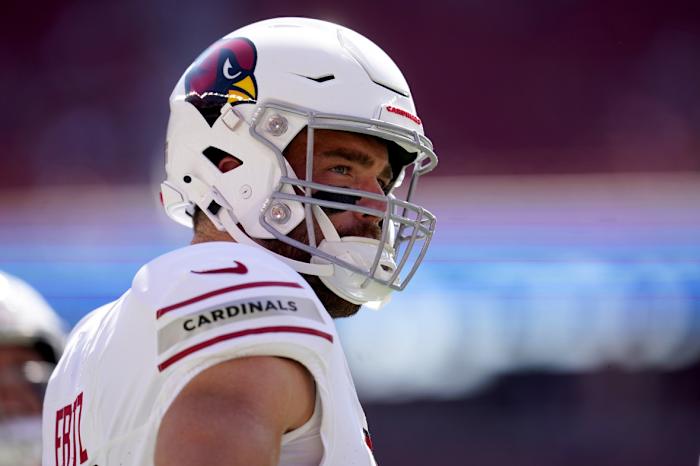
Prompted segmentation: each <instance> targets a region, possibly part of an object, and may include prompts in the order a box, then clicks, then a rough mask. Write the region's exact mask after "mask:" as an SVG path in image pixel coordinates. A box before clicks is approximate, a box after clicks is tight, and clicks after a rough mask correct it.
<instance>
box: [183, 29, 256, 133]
mask: <svg viewBox="0 0 700 466" xmlns="http://www.w3.org/2000/svg"><path fill="white" fill-rule="evenodd" d="M257 61H258V52H257V50H256V49H255V45H254V44H253V43H252V42H251V41H250V40H248V39H246V38H243V37H235V38H233V39H223V40H221V41H220V42H217V43H216V44H214V45H213V46H211V47H210V48H209V49H207V50H206V51H205V52H204V53H203V54H202V55H201V56H200V57H199V58H198V59H197V60H196V61H195V63H194V64H193V65H192V69H191V70H190V71H189V72H188V73H187V76H185V92H186V93H187V97H186V98H185V100H186V101H187V102H189V103H191V104H192V105H194V106H195V107H196V108H197V110H199V113H201V114H202V116H203V117H204V119H205V120H206V121H207V123H209V126H213V125H214V122H215V121H216V120H217V119H218V118H219V116H220V115H221V108H222V107H223V106H224V105H231V106H233V105H238V104H245V103H255V102H256V99H257V96H258V85H257V82H256V81H255V75H254V74H253V73H254V72H255V64H256V63H257Z"/></svg>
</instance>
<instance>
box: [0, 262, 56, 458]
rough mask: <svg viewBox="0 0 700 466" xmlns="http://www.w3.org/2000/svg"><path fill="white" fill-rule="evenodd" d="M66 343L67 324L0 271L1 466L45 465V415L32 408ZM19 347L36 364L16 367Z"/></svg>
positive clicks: (20, 283) (25, 286)
mask: <svg viewBox="0 0 700 466" xmlns="http://www.w3.org/2000/svg"><path fill="white" fill-rule="evenodd" d="M64 344H65V332H64V327H63V323H62V322H61V320H60V319H59V318H58V316H57V315H56V313H55V312H54V311H53V309H51V307H49V305H48V304H47V303H46V301H44V299H43V298H42V297H41V296H40V295H39V293H37V292H36V291H35V290H34V289H33V288H32V287H30V286H29V285H28V284H27V283H25V282H24V281H22V280H20V279H18V278H16V277H13V276H12V275H9V274H5V273H1V272H0V353H2V352H8V353H7V354H6V355H4V356H3V354H0V393H1V394H2V396H0V465H5V464H12V465H17V466H30V465H31V466H35V465H37V464H40V463H41V410H40V409H38V410H37V411H34V408H32V406H34V405H37V406H38V407H40V406H41V401H42V399H43V396H44V392H45V390H46V383H47V382H48V380H49V376H50V375H51V372H52V370H53V368H54V367H55V364H56V363H57V362H58V359H59V358H60V357H61V353H62V352H63V347H64ZM17 347H19V348H28V349H30V350H32V351H33V353H34V355H35V357H36V359H33V360H27V361H25V362H22V363H17V362H16V361H15V360H14V358H15V356H12V353H11V352H12V351H14V348H17ZM27 398H31V399H33V400H35V401H34V402H32V403H29V402H28V401H27ZM19 400H22V401H21V402H20V401H19Z"/></svg>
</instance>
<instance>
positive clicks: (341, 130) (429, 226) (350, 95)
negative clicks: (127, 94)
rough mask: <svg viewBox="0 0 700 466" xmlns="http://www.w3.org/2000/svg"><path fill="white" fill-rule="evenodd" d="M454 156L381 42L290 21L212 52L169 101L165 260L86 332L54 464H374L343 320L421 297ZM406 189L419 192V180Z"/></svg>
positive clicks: (47, 453)
mask: <svg viewBox="0 0 700 466" xmlns="http://www.w3.org/2000/svg"><path fill="white" fill-rule="evenodd" d="M436 163H437V158H436V156H435V153H434V152H433V149H432V144H431V143H430V141H429V140H428V139H427V138H426V137H425V136H424V134H423V125H422V122H421V120H420V118H419V117H418V116H417V115H416V110H415V107H414V104H413V100H412V97H411V92H410V90H409V87H408V85H407V84H406V81H405V79H404V77H403V75H402V74H401V72H400V71H399V69H398V68H397V67H396V65H395V64H394V63H393V61H392V60H391V59H390V58H389V57H388V56H387V55H386V54H385V53H384V52H383V51H382V50H381V49H380V48H379V47H377V46H376V45H375V44H374V43H372V42H371V41H369V40H368V39H366V38H365V37H363V36H361V35H359V34H357V33H356V32H353V31H351V30H349V29H346V28H344V27H341V26H338V25H335V24H331V23H328V22H323V21H317V20H311V19H300V18H281V19H273V20H268V21H262V22H259V23H255V24H252V25H250V26H246V27H244V28H242V29H239V30H237V31H234V32H233V33H231V34H229V35H227V36H226V37H224V38H222V39H221V40H219V41H218V42H216V43H214V44H213V45H212V46H211V47H210V48H209V49H207V50H206V51H204V53H203V54H202V55H201V56H200V57H199V58H198V59H197V60H196V61H195V62H194V63H193V64H192V65H191V66H190V67H189V68H188V69H187V70H186V71H185V73H184V75H183V76H182V78H181V79H180V81H179V82H178V83H177V85H176V86H175V90H174V91H173V93H172V95H171V99H170V121H169V125H168V133H167V148H166V174H167V179H166V181H165V182H164V183H163V184H162V185H161V199H162V203H163V206H164V207H165V210H166V212H167V214H168V215H169V216H170V217H171V218H173V219H174V220H175V221H177V222H179V223H182V224H184V225H187V226H190V227H193V228H194V237H193V241H192V243H193V244H192V245H190V246H188V247H185V248H183V249H179V250H176V251H174V252H171V253H169V254H166V255H164V256H162V257H159V258H157V259H155V260H153V261H152V262H150V263H149V264H147V265H146V266H144V267H143V268H142V269H141V270H140V271H139V272H138V273H137V275H136V276H135V278H134V280H133V283H132V286H131V289H130V290H128V291H127V292H126V293H125V294H124V295H123V296H122V297H121V298H119V299H118V300H117V301H116V302H113V303H111V304H108V305H106V306H104V307H102V308H99V309H97V310H96V311H94V312H93V313H91V314H90V315H89V316H88V317H86V318H85V319H83V321H82V322H81V323H80V324H79V325H78V326H77V327H76V328H75V329H74V330H73V332H72V337H71V339H70V341H69V344H68V347H67V351H66V353H65V355H64V357H63V359H62V360H61V362H60V363H59V365H58V367H57V369H56V371H55V372H54V375H53V376H52V379H51V382H50V384H49V389H48V393H47V398H46V402H45V405H44V406H45V407H44V416H45V417H44V431H43V433H44V445H45V450H44V465H45V466H49V465H56V466H66V465H79V464H89V465H100V466H104V465H107V466H109V465H152V464H155V465H159V466H166V465H167V466H180V465H181V466H185V465H209V466H211V465H227V466H232V465H246V466H251V465H270V466H274V465H284V466H289V465H296V466H302V465H319V464H323V465H349V464H354V465H373V464H375V461H374V458H373V455H372V451H371V448H372V442H371V439H370V436H369V431H368V427H367V423H366V421H365V416H364V414H363V411H362V408H361V406H360V403H359V402H358V399H357V395H356V393H355V389H354V386H353V382H352V379H351V377H350V373H349V371H348V367H347V363H346V360H345V356H344V354H343V351H342V348H341V346H340V342H339V340H338V335H337V333H336V329H335V327H334V324H333V320H332V319H333V318H335V317H343V316H349V315H352V314H354V313H355V312H357V310H358V308H359V307H360V306H361V305H363V304H367V303H371V304H372V305H381V304H382V303H384V302H386V300H387V298H388V296H389V294H390V292H392V290H401V289H403V288H404V287H405V286H406V284H407V283H408V281H409V280H410V279H411V277H412V276H413V274H414V273H415V271H416V269H417V267H418V265H419V263H420V262H421V260H422V258H423V256H424V255H425V251H426V248H427V246H428V243H429V241H430V238H431V236H432V233H433V230H434V227H435V218H434V217H433V215H431V214H430V213H429V212H428V211H426V210H425V209H423V208H422V207H420V206H418V205H416V204H414V203H413V202H411V199H412V197H413V195H414V192H415V190H416V186H417V184H416V182H417V180H418V178H419V177H420V176H421V175H423V174H425V173H427V172H429V171H430V170H432V169H433V168H434V167H435V165H436ZM404 180H406V181H405V182H404Z"/></svg>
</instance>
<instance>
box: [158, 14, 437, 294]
mask: <svg viewBox="0 0 700 466" xmlns="http://www.w3.org/2000/svg"><path fill="white" fill-rule="evenodd" d="M170 112H171V113H170V121H169V124H168V134H167V149H166V174H167V179H166V181H165V182H163V184H162V186H161V198H162V201H163V205H164V207H165V210H166V212H167V214H168V215H169V216H170V217H171V218H173V219H174V220H176V221H177V222H179V223H182V224H184V225H188V226H191V225H192V215H193V213H194V207H195V206H198V207H199V208H201V209H202V211H203V212H204V213H206V215H207V216H208V217H209V219H211V221H212V222H213V223H214V225H216V226H217V228H219V229H220V230H225V231H227V232H228V233H229V234H230V235H231V236H232V237H233V238H234V239H235V240H236V241H238V242H240V243H244V244H251V245H257V243H255V241H254V239H256V238H259V239H271V238H276V239H278V240H280V241H282V242H284V243H287V244H289V245H292V246H294V247H297V248H299V249H301V250H303V251H305V252H307V253H308V254H310V255H311V261H310V262H309V263H306V262H300V261H295V260H292V259H289V258H286V257H282V256H280V258H281V259H282V260H284V261H286V262H287V263H289V264H290V265H291V266H292V267H293V268H294V269H295V270H297V271H298V272H300V273H304V274H311V275H317V276H319V277H320V279H321V280H322V281H323V283H324V284H325V285H326V286H327V287H328V288H329V289H331V290H332V291H333V292H335V293H336V294H337V295H339V296H340V297H342V298H343V299H345V300H347V301H350V302H353V303H355V304H365V303H368V302H383V301H385V299H386V298H387V297H388V295H389V293H390V292H391V290H393V289H403V288H404V287H405V286H406V284H407V283H408V281H409V280H410V279H411V277H412V276H413V274H414V273H415V271H416V269H417V267H418V265H419V264H420V262H421V261H422V259H423V257H424V256H425V253H426V250H427V247H428V244H429V242H430V239H431V236H432V234H433V231H434V229H435V217H434V216H433V215H432V214H431V213H430V212H428V211H427V210H425V209H423V208H422V207H420V206H417V205H415V204H413V203H411V198H412V197H413V195H414V192H415V189H416V183H417V181H418V178H419V177H420V176H421V175H424V174H425V173H427V172H429V171H431V170H432V169H433V168H435V166H436V164H437V157H436V155H435V153H434V152H433V148H432V144H431V142H430V140H428V139H427V138H426V137H425V136H424V133H423V125H422V122H421V120H420V118H418V116H417V115H416V110H415V106H414V104H413V99H412V98H411V92H410V90H409V87H408V84H407V83H406V80H405V79H404V77H403V75H402V74H401V71H400V70H399V69H398V67H397V66H396V65H395V64H394V62H393V61H392V60H391V58H389V56H388V55H387V54H386V53H384V51H382V50H381V49H380V48H379V47H378V46H377V45H375V44H374V43H372V42H371V41H370V40H368V39H367V38H365V37H363V36H361V35H359V34H358V33H356V32H354V31H351V30H350V29H347V28H345V27H342V26H338V25H336V24H332V23H328V22H324V21H318V20H313V19H303V18H278V19H272V20H267V21H261V22H258V23H255V24H252V25H249V26H246V27H243V28H241V29H239V30H236V31H234V32H232V33H231V34H229V35H227V36H226V37H224V38H222V39H221V40H219V41H218V42H216V43H214V44H213V45H212V46H211V47H209V48H208V49H207V50H206V51H205V52H204V53H203V54H202V55H201V56H200V57H199V58H198V59H197V60H196V61H195V62H194V63H193V64H192V65H191V66H190V67H189V68H188V69H187V70H186V71H185V73H184V75H183V76H182V77H181V79H180V80H179V82H178V83H177V85H176V86H175V89H174V91H173V93H172V95H171V98H170ZM304 128H307V143H308V144H307V161H306V162H307V165H306V173H294V171H293V170H292V168H291V166H290V165H289V163H288V162H287V161H286V160H285V158H284V156H283V151H284V149H285V148H286V147H287V145H288V144H289V143H290V142H291V141H292V139H293V138H294V137H295V136H296V135H297V134H298V133H299V132H300V131H301V130H303V129H304ZM315 129H331V130H341V131H351V132H356V133H362V134H367V135H372V136H376V137H379V138H382V139H384V140H386V141H387V146H388V148H389V159H390V160H389V161H390V163H391V165H392V169H393V173H394V180H392V181H393V183H392V185H391V186H390V189H388V190H387V192H386V193H385V194H384V195H380V194H376V193H370V192H367V191H360V190H356V189H348V188H342V187H337V186H330V185H327V184H320V183H317V182H315V181H314V180H313V179H312V168H313V153H314V151H313V141H314V130H315ZM226 155H233V156H234V157H236V158H237V159H239V160H240V161H241V162H242V164H241V165H240V166H239V167H237V168H235V169H233V170H231V171H228V172H225V173H222V172H221V171H220V170H219V169H218V168H217V162H218V160H221V158H222V157H224V156H226ZM405 177H408V178H409V179H410V182H409V183H407V186H401V185H402V181H403V179H404V178H405ZM359 198H367V199H375V200H378V201H381V202H382V203H384V205H386V208H385V209H384V210H383V211H381V210H377V209H370V208H367V207H363V206H360V205H356V201H357V199H359ZM323 208H327V209H335V210H347V211H354V212H361V213H363V214H368V215H372V216H376V217H379V218H381V219H382V221H381V225H382V235H381V238H379V239H370V238H359V237H340V236H339V234H338V232H337V231H336V229H335V228H334V226H333V224H332V223H331V221H330V219H329V218H328V216H327V214H326V213H325V212H324V210H323ZM314 220H315V221H316V223H317V224H318V225H319V227H320V230H321V232H322V234H323V238H316V237H315V236H316V235H315V234H314ZM302 222H306V229H307V233H308V236H309V240H308V244H304V243H302V242H300V241H297V240H296V239H294V238H291V237H290V236H288V233H289V232H290V231H291V230H292V229H293V228H295V227H297V226H298V225H300V224H301V223H302Z"/></svg>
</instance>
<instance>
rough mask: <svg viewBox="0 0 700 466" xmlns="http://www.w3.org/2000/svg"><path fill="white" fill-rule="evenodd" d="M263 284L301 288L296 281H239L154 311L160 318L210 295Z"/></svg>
mask: <svg viewBox="0 0 700 466" xmlns="http://www.w3.org/2000/svg"><path fill="white" fill-rule="evenodd" d="M265 286H284V287H288V288H303V287H302V286H301V285H300V284H298V283H296V282H250V283H241V284H240V285H234V286H229V287H226V288H221V289H219V290H214V291H210V292H208V293H204V294H200V295H199V296H195V297H194V298H190V299H186V300H185V301H181V302H179V303H175V304H172V305H170V306H167V307H164V308H162V309H158V311H157V312H156V319H160V318H161V317H162V316H163V315H165V314H167V313H168V312H170V311H174V310H175V309H179V308H181V307H183V306H187V305H188V304H192V303H196V302H198V301H202V300H203V299H207V298H211V297H212V296H217V295H220V294H224V293H229V292H231V291H238V290H245V289H246V288H261V287H265Z"/></svg>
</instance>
